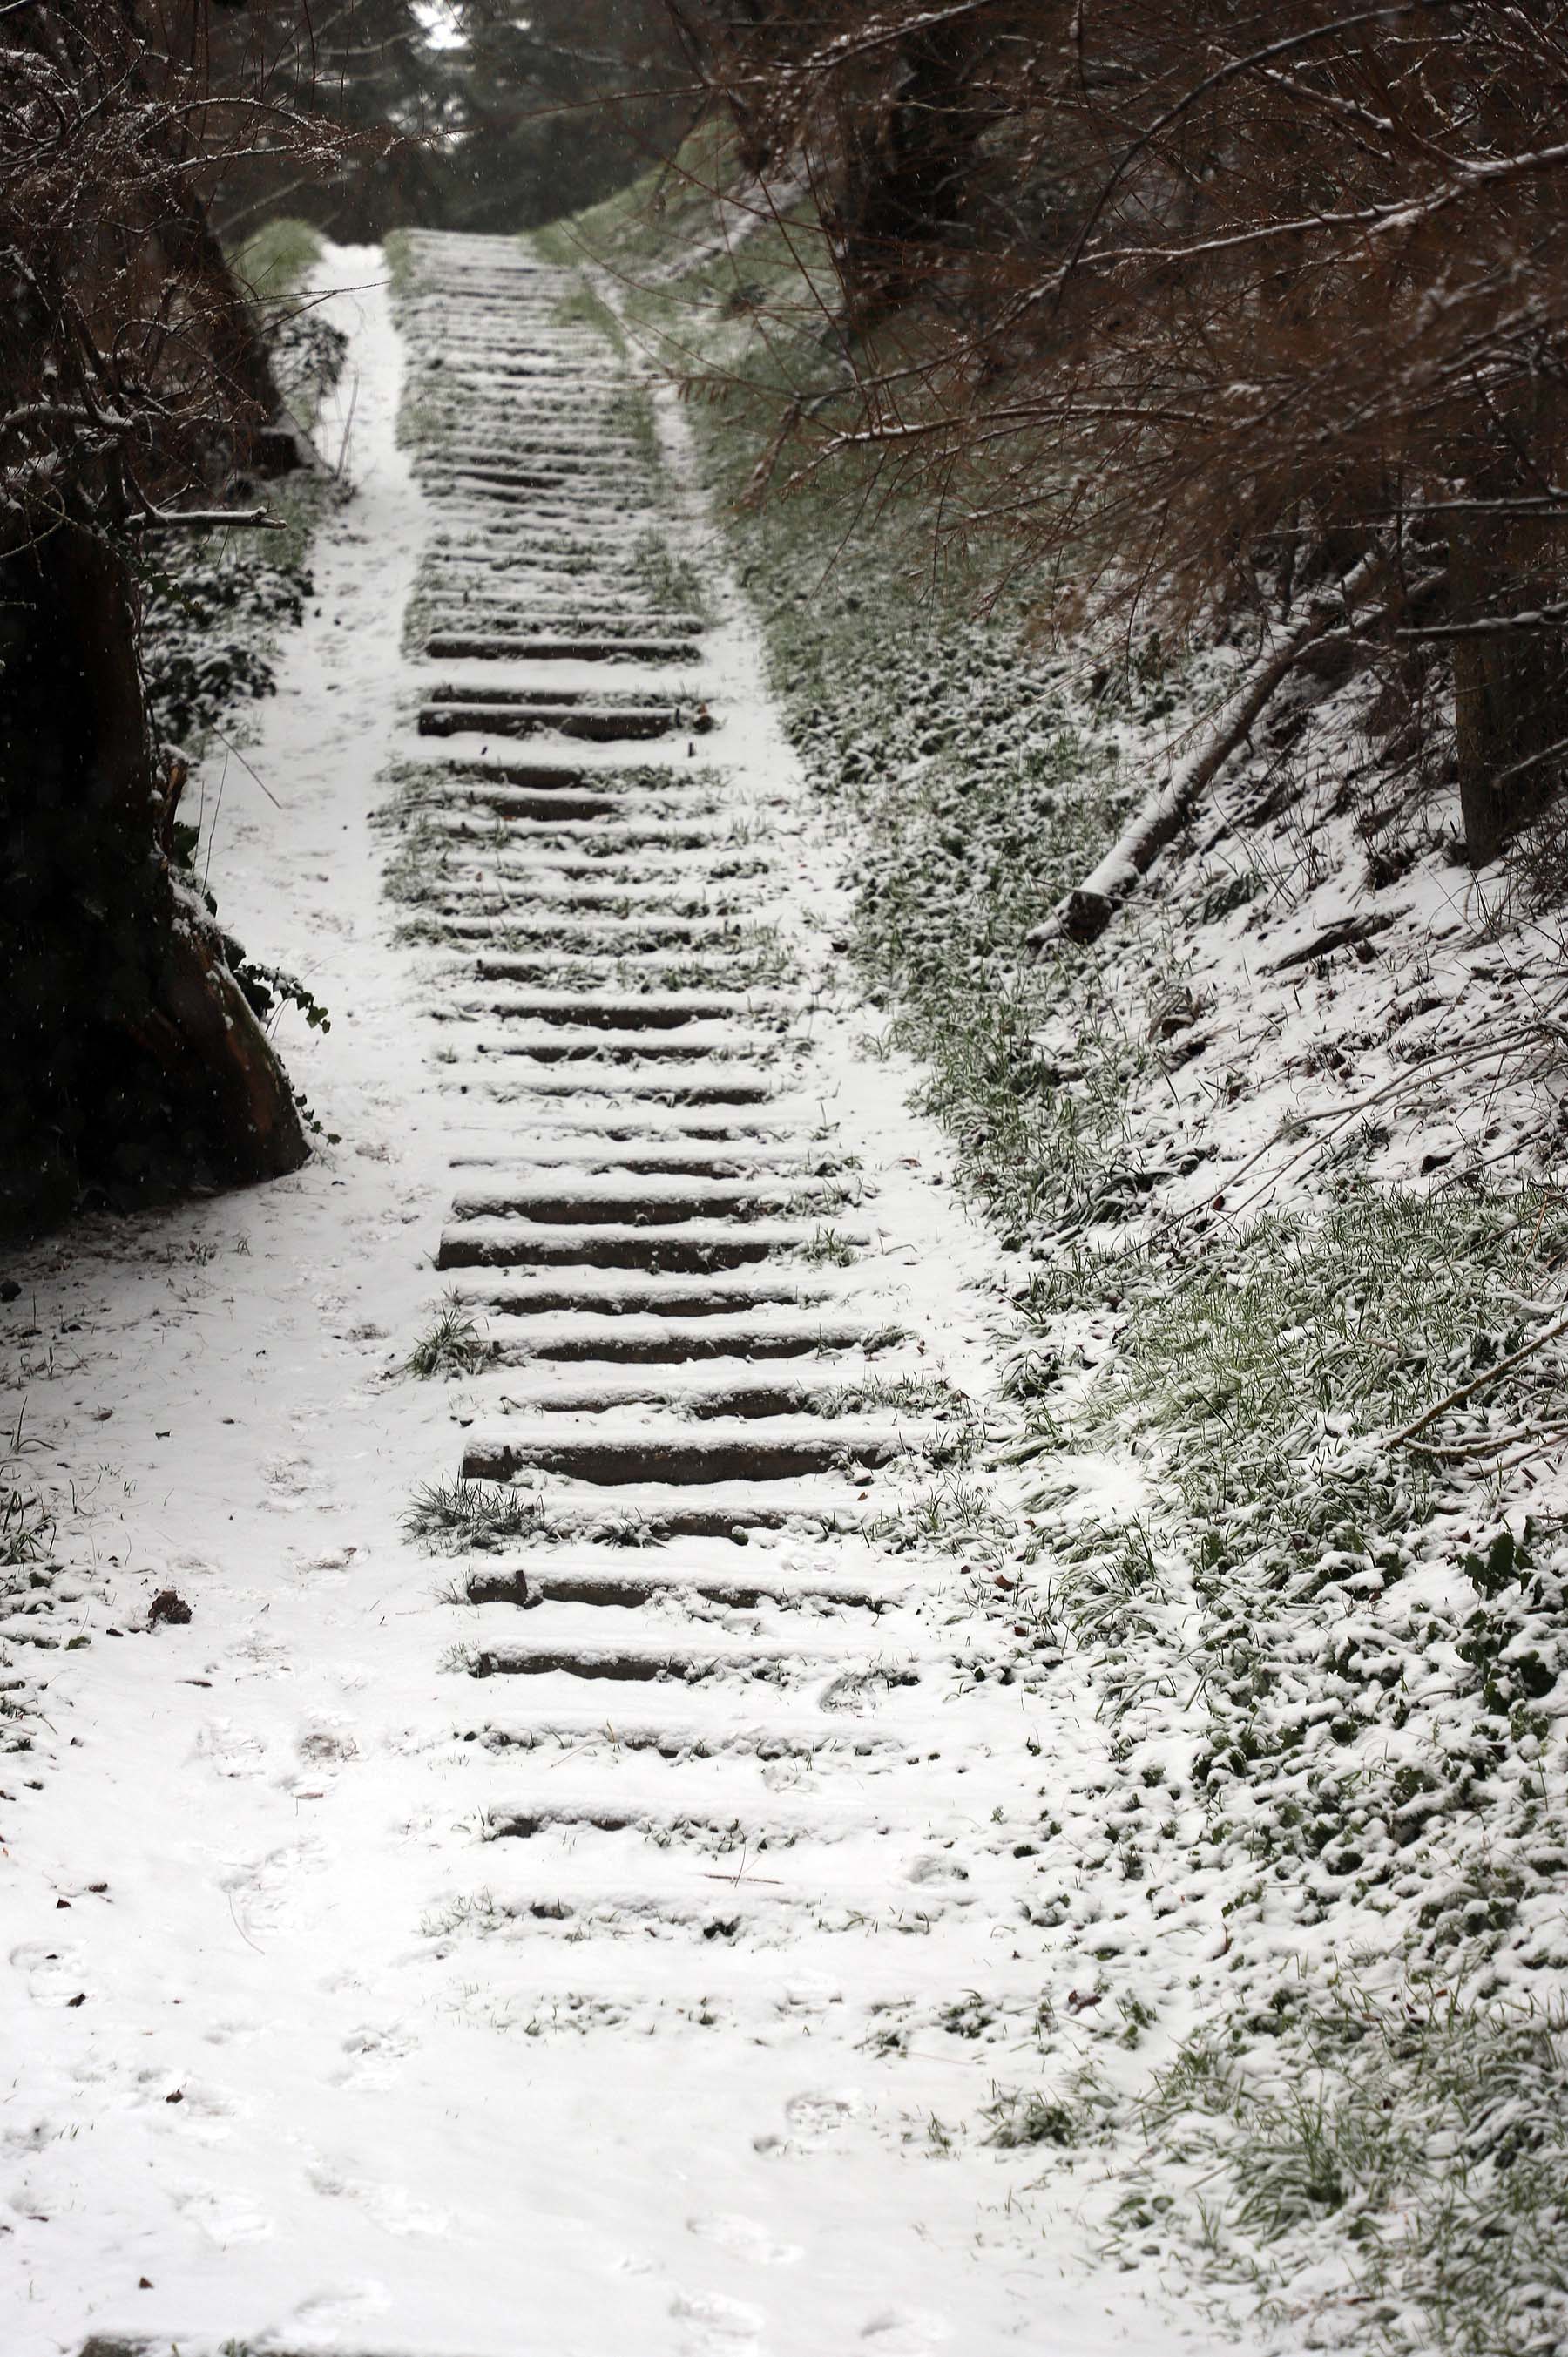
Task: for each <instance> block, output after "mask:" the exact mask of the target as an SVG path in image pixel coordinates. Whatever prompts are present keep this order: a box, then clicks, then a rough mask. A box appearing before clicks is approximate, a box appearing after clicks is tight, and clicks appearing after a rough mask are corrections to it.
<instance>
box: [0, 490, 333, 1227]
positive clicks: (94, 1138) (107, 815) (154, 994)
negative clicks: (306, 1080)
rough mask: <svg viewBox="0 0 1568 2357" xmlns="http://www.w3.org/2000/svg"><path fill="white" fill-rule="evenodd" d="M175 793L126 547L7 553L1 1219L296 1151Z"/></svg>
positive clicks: (0, 701)
mask: <svg viewBox="0 0 1568 2357" xmlns="http://www.w3.org/2000/svg"><path fill="white" fill-rule="evenodd" d="M176 805H177V786H176V784H175V783H174V781H173V780H172V779H171V778H170V777H168V776H166V775H164V774H161V773H160V771H159V770H158V768H157V766H156V759H155V755H154V748H153V746H152V742H151V738H150V735H149V731H148V727H147V721H146V713H145V703H144V698H143V693H142V683H141V674H140V670H139V666H138V663H137V659H136V639H135V613H134V595H133V589H132V585H131V582H130V579H129V576H128V574H127V571H126V568H125V565H124V560H123V559H122V558H121V557H120V556H119V555H118V554H116V553H115V551H114V550H113V549H112V548H111V547H110V546H109V545H108V544H106V543H105V542H104V541H102V539H100V538H99V537H97V536H96V535H95V534H93V533H91V532H89V531H87V530H85V529H83V528H81V527H80V526H75V525H70V524H62V525H60V526H59V527H58V528H57V529H56V530H55V531H54V532H52V533H49V534H48V536H47V537H46V538H44V539H42V540H40V541H38V542H37V543H36V544H34V545H33V546H32V547H31V548H28V549H27V550H24V551H21V552H18V553H16V554H12V555H10V556H8V557H6V558H5V560H4V562H3V563H0V976H3V986H0V1229H8V1230H10V1231H11V1232H21V1231H25V1230H27V1229H29V1228H34V1227H37V1226H39V1225H42V1224H45V1223H47V1222H48V1221H50V1220H52V1219H56V1218H59V1217H60V1216H62V1215H63V1214H64V1213H66V1212H67V1211H70V1209H71V1208H72V1207H73V1206H74V1205H75V1204H76V1203H77V1202H78V1201H80V1200H82V1199H83V1198H84V1197H92V1196H97V1197H98V1198H100V1199H102V1200H109V1201H111V1202H115V1203H129V1202H132V1201H134V1200H147V1199H149V1198H156V1197H158V1196H164V1195H167V1194H170V1193H173V1192H176V1191H177V1190H178V1189H181V1188H183V1187H188V1186H189V1185H190V1184H191V1183H192V1182H193V1181H194V1182H196V1183H198V1184H200V1183H203V1182H205V1183H209V1184H218V1183H225V1182H234V1181H242V1180H249V1179H263V1178H269V1177H275V1176H278V1175H280V1174H281V1173H283V1172H285V1171H287V1170H292V1169H295V1168H297V1167H298V1166H299V1164H300V1163H302V1162H303V1161H304V1160H305V1158H306V1153H307V1151H308V1148H307V1146H306V1140H305V1136H304V1133H303V1131H302V1129H301V1127H300V1123H299V1117H298V1114H297V1113H296V1111H295V1104H294V1100H293V1096H292V1093H291V1092H290V1090H289V1086H288V1082H287V1080H286V1079H285V1075H284V1072H283V1070H282V1068H281V1066H280V1065H279V1063H278V1061H277V1059H276V1057H275V1056H274V1052H273V1049H272V1048H271V1046H270V1044H269V1042H268V1040H267V1039H266V1037H265V1034H264V1033H263V1030H262V1028H261V1027H260V1025H259V1024H258V1022H257V1020H256V1018H255V1017H254V1015H253V1014H252V1010H251V1007H250V1006H249V1004H248V1003H247V1001H246V999H245V996H244V993H243V991H242V988H241V986H240V984H239V983H238V981H237V980H236V979H235V977H234V975H233V974H232V973H231V971H230V970H229V967H228V964H227V963H226V961H225V958H224V954H223V948H222V941H221V936H220V933H219V931H218V929H217V927H216V925H215V924H213V922H212V921H211V920H210V918H209V914H208V912H207V910H206V908H205V906H204V904H203V903H202V901H201V899H200V898H199V894H198V892H197V891H196V889H195V888H194V885H193V883H191V882H190V881H188V880H187V879H185V878H183V877H181V876H180V875H179V873H178V871H177V867H176V866H175V863H174V858H173V853H174V847H175V840H176V838H175V831H174V820H175V813H176Z"/></svg>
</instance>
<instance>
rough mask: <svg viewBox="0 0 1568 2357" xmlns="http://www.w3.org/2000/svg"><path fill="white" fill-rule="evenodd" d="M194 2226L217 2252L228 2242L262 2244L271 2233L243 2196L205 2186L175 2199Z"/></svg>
mask: <svg viewBox="0 0 1568 2357" xmlns="http://www.w3.org/2000/svg"><path fill="white" fill-rule="evenodd" d="M175 2201H176V2203H177V2206H178V2208H179V2209H180V2210H181V2211H182V2212H184V2214H185V2215H186V2217H188V2219H189V2220H190V2222H191V2224H192V2225H193V2226H199V2227H200V2229H201V2231H202V2233H204V2234H205V2235H206V2236H207V2238H208V2240H209V2242H213V2243H216V2244H218V2246H219V2248H220V2250H227V2249H228V2247H229V2245H230V2244H231V2243H264V2242H265V2241H266V2240H267V2238H268V2236H269V2235H270V2234H272V2233H273V2232H274V2226H273V2222H272V2220H271V2219H270V2218H269V2217H268V2216H267V2213H266V2212H265V2211H264V2210H263V2208H262V2207H261V2205H260V2204H259V2203H258V2202H255V2201H252V2200H251V2198H250V2196H249V2195H248V2194H245V2193H218V2192H215V2191H213V2190H211V2188H210V2187H208V2186H205V2185H199V2186H192V2187H191V2188H190V2189H189V2190H188V2191H187V2192H184V2193H177V2194H176V2196H175Z"/></svg>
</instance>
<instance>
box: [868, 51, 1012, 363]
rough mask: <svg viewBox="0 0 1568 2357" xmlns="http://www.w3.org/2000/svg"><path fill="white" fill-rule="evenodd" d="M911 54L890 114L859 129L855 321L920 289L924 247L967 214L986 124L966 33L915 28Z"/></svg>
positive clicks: (872, 320) (881, 311)
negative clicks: (966, 196) (967, 193)
mask: <svg viewBox="0 0 1568 2357" xmlns="http://www.w3.org/2000/svg"><path fill="white" fill-rule="evenodd" d="M902 54H903V59H904V65H905V73H904V78H903V80H902V81H901V82H900V83H899V85H898V87H897V91H895V93H894V95H893V98H892V101H891V103H890V105H889V108H888V110H887V113H886V117H885V119H884V121H883V122H882V123H881V124H879V125H878V126H877V127H876V129H875V131H873V132H867V131H866V130H865V128H861V129H859V130H858V131H857V132H855V133H854V135H853V136H854V145H853V146H852V150H851V153H850V155H849V157H848V159H847V169H846V173H845V185H844V193H843V202H842V204H841V206H840V208H839V221H838V230H839V236H838V248H839V268H840V273H841V275H842V278H843V288H844V295H845V299H846V301H847V303H848V306H849V314H850V324H851V326H852V327H854V328H866V327H869V326H871V325H873V324H874V323H875V320H876V319H877V318H879V317H881V316H882V315H883V314H884V313H885V312H886V311H888V310H890V309H893V308H894V307H897V305H898V304H900V303H903V302H906V301H908V298H909V297H910V296H912V295H915V294H918V291H919V285H920V279H921V275H922V258H923V253H924V252H925V250H927V249H929V247H930V246H931V245H933V244H934V243H936V242H939V241H940V240H942V239H944V238H946V237H947V236H949V235H950V233H951V231H952V230H953V229H954V228H955V227H956V225H957V223H958V221H959V219H960V217H961V212H962V209H963V199H964V194H965V190H966V188H967V186H968V182H969V177H970V171H971V167H972V161H973V157H974V151H975V149H976V147H977V145H978V144H979V141H980V136H981V133H982V131H983V128H984V121H985V117H984V114H983V111H982V110H981V109H979V108H978V107H977V106H976V104H975V102H974V97H973V92H972V79H973V53H972V40H971V38H969V37H966V35H965V33H964V32H963V31H961V30H957V31H955V30H953V29H952V28H950V27H939V28H936V29H934V30H931V31H929V32H922V33H915V34H912V35H911V36H910V37H909V38H908V40H907V41H906V42H905V43H904V45H903V53H902ZM857 121H858V118H857Z"/></svg>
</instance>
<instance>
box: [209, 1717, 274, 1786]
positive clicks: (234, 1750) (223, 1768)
mask: <svg viewBox="0 0 1568 2357" xmlns="http://www.w3.org/2000/svg"><path fill="white" fill-rule="evenodd" d="M196 1756H197V1758H198V1759H199V1760H206V1761H207V1763H208V1765H209V1768H212V1769H214V1770H216V1771H217V1773H218V1774H219V1775H220V1776H260V1775H261V1774H262V1773H263V1771H264V1770H265V1768H266V1764H267V1761H266V1746H265V1744H263V1742H262V1740H261V1738H259V1737H258V1736H254V1735H247V1734H246V1733H245V1731H244V1729H243V1727H236V1725H235V1724H234V1721H233V1720H232V1719H231V1718H209V1720H208V1721H207V1724H206V1725H205V1726H204V1727H200V1728H199V1729H198V1731H197V1737H196Z"/></svg>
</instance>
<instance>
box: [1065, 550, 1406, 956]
mask: <svg viewBox="0 0 1568 2357" xmlns="http://www.w3.org/2000/svg"><path fill="white" fill-rule="evenodd" d="M1386 565H1387V559H1386V557H1385V556H1384V554H1383V553H1382V551H1381V550H1380V549H1379V550H1374V551H1373V552H1372V554H1369V555H1368V556H1364V557H1363V558H1362V559H1361V561H1360V563H1359V565H1355V566H1353V567H1352V569H1351V571H1350V572H1348V574H1347V575H1346V576H1345V578H1344V580H1343V581H1342V582H1341V583H1340V584H1339V588H1338V594H1337V597H1334V598H1332V599H1330V598H1327V597H1321V598H1316V599H1315V600H1314V601H1313V604H1312V606H1311V607H1310V608H1309V609H1308V611H1307V613H1306V615H1305V618H1304V619H1303V620H1302V621H1300V622H1299V623H1298V624H1297V625H1296V627H1295V629H1294V630H1292V631H1291V633H1290V635H1289V636H1288V637H1287V638H1285V639H1283V640H1281V642H1280V643H1279V644H1278V645H1277V646H1276V647H1274V649H1273V651H1272V652H1270V653H1269V654H1267V655H1264V656H1263V657H1262V658H1261V659H1260V661H1259V662H1255V663H1254V664H1252V665H1251V668H1250V669H1249V670H1248V671H1246V672H1244V673H1242V675H1241V676H1240V679H1238V680H1237V681H1236V682H1235V683H1234V685H1233V686H1232V687H1231V688H1230V692H1229V693H1228V694H1227V695H1226V696H1225V699H1224V701H1223V702H1222V703H1221V705H1220V706H1219V710H1218V712H1216V713H1215V714H1214V716H1212V718H1211V719H1210V721H1209V723H1208V728H1207V730H1206V731H1205V733H1204V736H1203V737H1202V738H1201V740H1200V742H1199V743H1197V745H1195V746H1194V748H1192V750H1191V752H1189V753H1188V754H1187V757H1186V759H1184V760H1181V761H1178V762H1177V764H1176V768H1175V769H1174V770H1172V772H1171V774H1170V776H1169V778H1168V779H1167V780H1165V784H1164V785H1162V786H1160V787H1159V788H1158V789H1157V790H1156V791H1155V792H1154V793H1152V794H1150V795H1149V796H1148V798H1147V799H1146V800H1145V801H1144V802H1142V803H1140V805H1139V807H1138V809H1137V810H1136V811H1135V812H1134V813H1133V818H1132V821H1131V823H1130V824H1129V825H1128V826H1127V827H1126V828H1125V829H1124V830H1123V831H1122V834H1121V835H1120V836H1119V837H1118V839H1117V841H1116V842H1115V843H1114V844H1112V847H1111V849H1110V850H1109V851H1108V852H1107V853H1106V855H1105V856H1104V858H1103V859H1102V860H1101V862H1100V864H1099V866H1097V867H1094V868H1093V869H1091V870H1090V874H1089V875H1087V876H1086V877H1084V879H1083V881H1082V883H1081V884H1077V885H1075V886H1074V887H1073V889H1072V890H1071V891H1070V892H1069V893H1068V895H1067V896H1066V898H1065V899H1063V900H1061V901H1060V902H1058V906H1057V908H1056V909H1054V910H1053V911H1052V913H1051V915H1050V916H1049V917H1048V918H1047V920H1046V921H1045V923H1044V924H1042V925H1037V926H1036V928H1035V930H1034V931H1032V932H1031V933H1029V934H1028V935H1027V936H1026V945H1027V947H1028V948H1029V949H1030V950H1032V951H1034V952H1036V954H1038V952H1040V951H1042V950H1044V949H1045V948H1046V947H1047V945H1048V944H1049V943H1050V942H1053V941H1057V940H1067V941H1069V942H1092V941H1097V940H1098V939H1099V937H1100V935H1101V933H1102V932H1103V931H1105V928H1106V926H1107V925H1108V924H1109V923H1110V921H1111V918H1112V912H1113V910H1114V909H1115V908H1116V905H1117V903H1118V902H1119V901H1120V900H1122V899H1124V898H1125V896H1126V894H1127V893H1128V892H1129V891H1130V890H1131V889H1132V888H1133V885H1134V884H1135V883H1136V882H1137V880H1138V878H1139V877H1141V876H1143V875H1145V874H1146V873H1147V871H1148V870H1149V869H1150V868H1151V867H1152V866H1154V864H1155V860H1156V859H1157V858H1158V857H1159V855H1160V853H1161V852H1162V851H1163V850H1164V849H1165V845H1167V844H1168V843H1170V842H1172V841H1174V839H1175V838H1176V835H1177V834H1180V832H1181V829H1182V827H1183V826H1184V825H1185V824H1186V823H1187V817H1188V814H1189V813H1190V812H1191V811H1192V809H1193V808H1194V806H1195V804H1196V803H1197V800H1198V798H1199V796H1200V795H1201V794H1203V793H1204V792H1205V791H1207V789H1208V787H1209V786H1210V785H1212V783H1213V781H1214V780H1215V779H1216V778H1217V777H1218V776H1219V772H1220V770H1222V769H1223V768H1224V766H1225V764H1226V762H1227V761H1228V760H1229V759H1230V756H1231V755H1232V753H1234V752H1235V751H1236V749H1237V748H1238V747H1239V746H1240V744H1241V743H1242V742H1243V741H1244V740H1245V738H1246V737H1247V736H1248V735H1249V734H1250V732H1251V729H1252V727H1253V726H1254V725H1255V724H1256V722H1257V720H1258V718H1259V716H1260V715H1261V714H1262V712H1263V710H1264V709H1265V707H1266V706H1267V705H1268V704H1269V702H1270V699H1271V698H1272V697H1273V694H1274V692H1275V690H1276V689H1277V688H1278V687H1279V685H1280V683H1281V682H1282V681H1283V680H1284V679H1285V678H1286V677H1287V676H1288V675H1289V673H1291V672H1293V671H1294V669H1295V666H1296V665H1297V664H1298V663H1299V662H1301V661H1302V659H1303V657H1304V656H1305V655H1307V654H1310V653H1312V652H1314V651H1316V650H1317V649H1318V648H1320V647H1322V646H1323V645H1324V644H1325V643H1326V642H1327V641H1329V640H1333V639H1337V638H1348V637H1349V636H1350V635H1351V632H1352V630H1353V628H1354V611H1355V608H1356V605H1357V603H1358V602H1359V599H1361V598H1362V597H1364V596H1365V595H1366V593H1367V591H1368V589H1369V587H1371V585H1372V584H1373V582H1375V581H1376V580H1378V579H1379V578H1380V576H1381V575H1382V573H1383V572H1384V570H1385V567H1386ZM1423 586H1424V585H1423ZM1347 616H1349V617H1350V618H1351V619H1349V620H1347V619H1346V618H1347Z"/></svg>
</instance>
